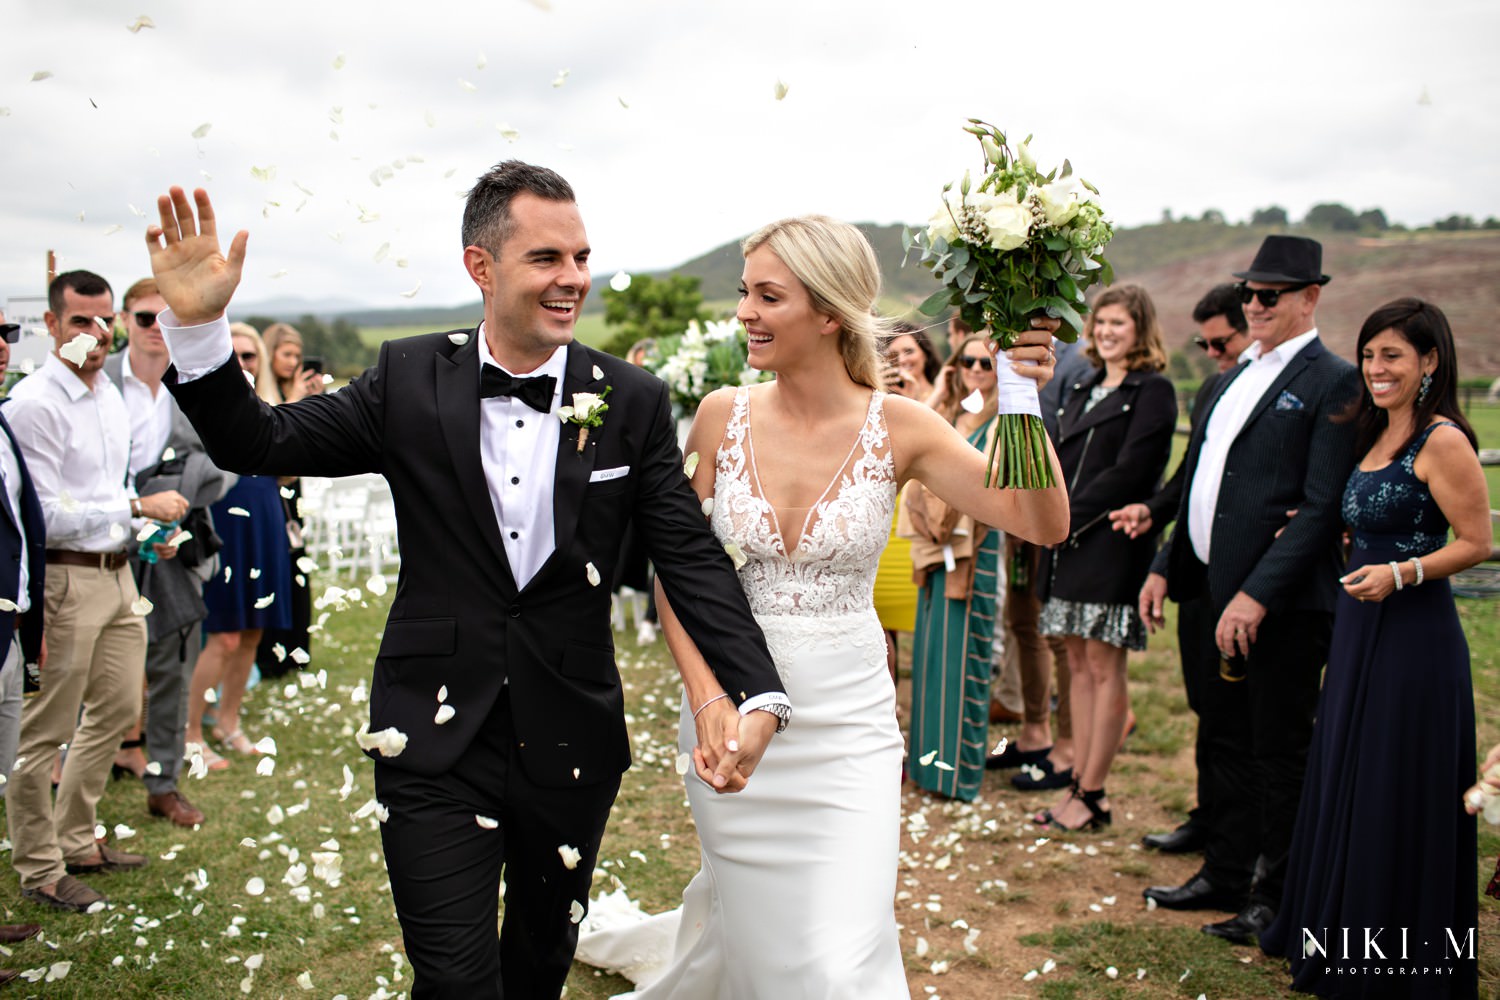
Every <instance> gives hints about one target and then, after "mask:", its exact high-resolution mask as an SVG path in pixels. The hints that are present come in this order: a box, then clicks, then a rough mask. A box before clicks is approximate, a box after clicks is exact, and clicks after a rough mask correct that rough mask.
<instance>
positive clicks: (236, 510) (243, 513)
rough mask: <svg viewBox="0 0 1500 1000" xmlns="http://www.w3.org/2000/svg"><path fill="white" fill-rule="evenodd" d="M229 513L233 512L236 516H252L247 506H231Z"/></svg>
mask: <svg viewBox="0 0 1500 1000" xmlns="http://www.w3.org/2000/svg"><path fill="white" fill-rule="evenodd" d="M229 513H231V514H233V515H234V516H235V517H249V516H250V512H249V511H248V510H246V509H245V508H243V507H231V508H229Z"/></svg>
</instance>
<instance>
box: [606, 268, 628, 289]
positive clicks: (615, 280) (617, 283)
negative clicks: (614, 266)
mask: <svg viewBox="0 0 1500 1000" xmlns="http://www.w3.org/2000/svg"><path fill="white" fill-rule="evenodd" d="M609 287H610V288H612V289H614V290H615V291H617V292H623V291H624V290H625V289H627V288H629V287H630V275H629V274H627V273H625V272H624V271H616V272H615V275H614V277H612V278H610V279H609Z"/></svg>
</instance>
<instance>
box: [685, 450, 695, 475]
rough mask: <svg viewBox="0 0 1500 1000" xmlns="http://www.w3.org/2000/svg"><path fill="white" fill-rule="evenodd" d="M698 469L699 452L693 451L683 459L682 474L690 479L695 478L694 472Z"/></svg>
mask: <svg viewBox="0 0 1500 1000" xmlns="http://www.w3.org/2000/svg"><path fill="white" fill-rule="evenodd" d="M697 471H698V453H697V452H696V451H695V452H692V453H691V454H689V455H688V457H687V458H685V459H683V462H682V474H683V475H684V476H687V477H688V478H689V479H692V478H693V473H695V472H697Z"/></svg>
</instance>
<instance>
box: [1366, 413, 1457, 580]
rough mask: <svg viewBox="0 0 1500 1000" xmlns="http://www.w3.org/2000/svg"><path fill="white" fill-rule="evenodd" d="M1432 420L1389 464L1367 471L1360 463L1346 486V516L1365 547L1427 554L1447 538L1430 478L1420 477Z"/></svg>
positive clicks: (1441, 544)
mask: <svg viewBox="0 0 1500 1000" xmlns="http://www.w3.org/2000/svg"><path fill="white" fill-rule="evenodd" d="M1444 424H1447V425H1448V426H1449V427H1452V426H1454V425H1453V424H1452V423H1450V422H1449V421H1446V420H1443V421H1439V422H1438V423H1435V424H1432V425H1431V426H1430V427H1428V428H1427V429H1426V430H1425V431H1423V432H1422V433H1421V435H1420V436H1419V437H1418V438H1417V439H1416V440H1415V441H1413V442H1412V443H1411V446H1410V447H1408V448H1404V449H1402V451H1401V453H1400V454H1399V455H1397V456H1396V457H1395V458H1394V459H1392V460H1391V461H1390V462H1389V463H1388V464H1386V465H1384V466H1382V467H1381V468H1379V469H1375V470H1372V471H1370V472H1366V471H1364V470H1363V469H1360V468H1358V467H1356V468H1355V470H1354V472H1353V473H1352V474H1351V475H1350V476H1349V483H1348V485H1347V486H1346V487H1345V488H1344V502H1343V513H1344V522H1345V523H1346V524H1348V525H1349V529H1350V531H1351V532H1352V533H1353V535H1354V544H1355V545H1356V546H1358V547H1359V548H1361V549H1365V550H1367V551H1371V550H1385V549H1389V550H1391V551H1393V552H1395V553H1398V554H1399V555H1402V556H1425V555H1426V554H1427V553H1429V552H1433V551H1436V550H1437V549H1440V548H1442V547H1443V545H1444V544H1446V543H1447V541H1448V519H1447V518H1445V517H1444V516H1443V512H1442V510H1441V509H1440V508H1439V507H1438V505H1437V501H1436V500H1434V499H1433V498H1432V493H1431V491H1429V490H1428V489H1427V484H1426V483H1424V482H1422V481H1421V480H1420V479H1418V478H1417V473H1416V469H1415V466H1416V461H1417V453H1418V452H1420V451H1421V450H1422V446H1423V445H1424V444H1426V443H1427V438H1428V436H1429V435H1431V434H1432V430H1433V428H1434V427H1441V426H1443V425H1444Z"/></svg>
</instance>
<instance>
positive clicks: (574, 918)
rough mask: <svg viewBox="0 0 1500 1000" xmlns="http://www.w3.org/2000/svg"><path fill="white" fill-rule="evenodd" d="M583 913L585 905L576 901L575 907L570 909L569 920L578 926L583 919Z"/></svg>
mask: <svg viewBox="0 0 1500 1000" xmlns="http://www.w3.org/2000/svg"><path fill="white" fill-rule="evenodd" d="M583 913H584V910H583V904H582V903H580V902H579V901H578V900H576V899H575V900H573V905H572V906H569V907H568V920H570V921H571V922H573V923H575V924H576V923H578V922H579V921H580V920H582V919H583Z"/></svg>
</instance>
